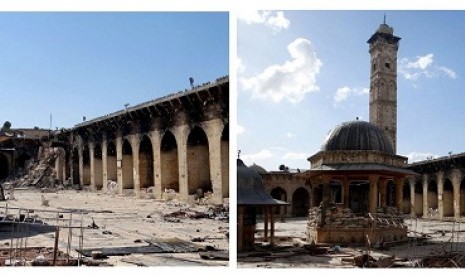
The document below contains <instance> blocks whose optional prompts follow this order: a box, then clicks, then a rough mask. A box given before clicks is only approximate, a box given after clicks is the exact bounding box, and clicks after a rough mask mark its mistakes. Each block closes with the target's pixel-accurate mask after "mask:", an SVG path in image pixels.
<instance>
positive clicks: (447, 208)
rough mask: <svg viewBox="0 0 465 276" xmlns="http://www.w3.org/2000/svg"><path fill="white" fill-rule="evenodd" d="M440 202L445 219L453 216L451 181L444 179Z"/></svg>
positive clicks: (452, 188)
mask: <svg viewBox="0 0 465 276" xmlns="http://www.w3.org/2000/svg"><path fill="white" fill-rule="evenodd" d="M442 202H443V209H444V213H443V214H444V216H445V217H452V216H454V187H453V185H452V181H450V179H449V178H446V179H445V181H444V189H443V194H442Z"/></svg>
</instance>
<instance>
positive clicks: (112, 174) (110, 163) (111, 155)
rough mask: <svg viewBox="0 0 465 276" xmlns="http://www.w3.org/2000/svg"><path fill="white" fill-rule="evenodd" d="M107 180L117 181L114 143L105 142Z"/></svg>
mask: <svg viewBox="0 0 465 276" xmlns="http://www.w3.org/2000/svg"><path fill="white" fill-rule="evenodd" d="M107 179H108V180H111V181H114V182H117V181H118V170H117V162H116V145H115V143H114V141H108V142H107ZM107 184H108V183H104V185H107Z"/></svg>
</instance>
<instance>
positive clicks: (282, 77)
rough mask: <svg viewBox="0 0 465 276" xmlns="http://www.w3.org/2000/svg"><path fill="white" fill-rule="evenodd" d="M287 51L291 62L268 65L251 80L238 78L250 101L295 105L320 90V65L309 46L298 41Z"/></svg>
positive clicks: (306, 42)
mask: <svg viewBox="0 0 465 276" xmlns="http://www.w3.org/2000/svg"><path fill="white" fill-rule="evenodd" d="M287 50H288V51H289V54H290V55H291V57H292V59H291V60H289V61H286V62H284V64H280V65H277V64H275V65H271V66H269V67H267V68H265V70H264V71H263V72H261V73H259V74H258V75H256V76H254V77H250V78H242V79H241V83H242V87H243V89H244V90H249V91H251V92H252V97H253V98H258V99H271V100H272V101H273V102H281V101H282V100H284V99H285V100H287V101H289V102H291V103H298V102H300V101H302V100H303V99H304V97H305V94H307V93H310V92H313V91H318V90H319V87H318V86H317V85H316V76H317V75H318V74H319V73H320V68H321V66H322V65H323V63H322V62H321V60H320V59H318V58H317V56H316V53H315V51H314V50H313V46H312V43H311V42H310V41H309V40H307V39H304V38H298V39H296V40H294V41H293V42H292V43H291V44H289V45H288V46H287Z"/></svg>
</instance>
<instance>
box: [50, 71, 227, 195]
mask: <svg viewBox="0 0 465 276" xmlns="http://www.w3.org/2000/svg"><path fill="white" fill-rule="evenodd" d="M53 146H54V147H55V148H56V150H57V151H58V152H59V153H60V154H59V158H57V160H56V163H55V170H56V173H57V176H58V179H59V181H60V182H62V183H65V182H70V183H73V184H79V185H80V187H81V188H88V189H90V190H93V191H96V190H102V191H103V192H115V193H119V194H131V195H134V196H136V197H140V196H142V195H143V194H144V193H145V194H146V195H149V196H152V197H154V198H157V199H161V198H162V197H163V196H165V197H170V198H172V197H176V198H177V199H179V200H181V201H189V202H191V201H192V202H193V201H195V200H197V201H198V200H200V199H203V200H205V199H206V200H209V201H210V203H214V204H223V203H224V202H227V199H228V198H229V77H227V76H226V77H222V78H219V79H217V80H216V81H215V82H213V83H205V84H203V85H200V86H197V87H193V88H192V89H190V90H185V91H181V92H178V93H174V94H171V95H168V96H165V97H162V98H159V99H155V100H152V101H149V102H145V103H142V104H139V105H137V106H134V107H127V108H126V109H125V110H121V111H117V112H114V113H112V114H108V115H106V116H102V117H99V118H95V119H92V120H90V121H85V122H83V123H81V124H78V125H76V126H75V127H74V128H73V129H71V130H69V131H64V132H61V133H58V134H56V135H55V137H54V141H53Z"/></svg>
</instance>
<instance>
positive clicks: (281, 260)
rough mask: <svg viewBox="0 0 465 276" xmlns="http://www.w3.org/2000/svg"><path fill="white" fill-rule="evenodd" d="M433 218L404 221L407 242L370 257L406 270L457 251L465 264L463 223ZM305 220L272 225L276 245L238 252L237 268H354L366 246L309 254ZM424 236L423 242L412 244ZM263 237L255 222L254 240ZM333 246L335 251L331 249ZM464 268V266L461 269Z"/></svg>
mask: <svg viewBox="0 0 465 276" xmlns="http://www.w3.org/2000/svg"><path fill="white" fill-rule="evenodd" d="M449 220H450V221H438V220H433V219H406V220H405V221H404V223H405V224H406V225H407V226H408V227H409V230H410V231H411V232H410V233H409V237H410V238H409V242H405V243H403V244H400V245H396V246H394V245H393V246H390V247H389V248H388V249H374V248H370V251H369V253H370V254H369V255H370V256H372V257H373V258H375V259H376V260H378V259H380V258H381V259H382V258H395V259H396V260H402V261H399V262H397V264H399V263H403V264H405V265H406V266H407V267H408V266H410V265H412V264H413V263H415V261H418V260H419V259H421V258H422V257H427V256H438V255H442V254H445V253H450V252H458V254H460V257H459V258H461V260H462V261H464V262H465V220H464V219H463V218H462V219H461V221H457V222H455V223H454V222H453V221H452V219H449ZM306 227H307V219H306V218H295V219H287V220H286V222H284V223H283V222H279V221H278V222H276V223H275V241H276V246H275V247H274V248H270V247H269V244H268V243H262V244H260V243H258V246H257V250H256V251H255V252H251V253H238V260H237V264H238V267H239V268H353V267H356V266H355V265H354V262H353V261H352V262H351V261H350V260H353V259H354V257H356V256H361V255H363V254H365V253H366V252H367V251H366V250H367V248H366V247H365V246H343V245H336V244H325V245H321V247H322V248H324V247H326V248H327V249H329V253H326V252H325V253H320V254H309V251H308V250H306V249H305V248H306V247H307V248H308V243H307V242H306V239H305V236H306ZM423 234H425V235H426V239H424V242H423V243H421V244H419V243H418V242H416V243H415V242H414V240H415V236H416V237H417V241H418V240H419V239H421V238H420V237H421V236H423ZM261 237H263V223H262V222H257V233H256V238H257V240H259V241H260V239H261ZM335 247H338V248H337V251H336V250H334V249H335ZM462 267H463V266H462Z"/></svg>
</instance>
